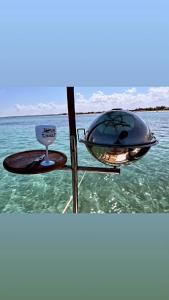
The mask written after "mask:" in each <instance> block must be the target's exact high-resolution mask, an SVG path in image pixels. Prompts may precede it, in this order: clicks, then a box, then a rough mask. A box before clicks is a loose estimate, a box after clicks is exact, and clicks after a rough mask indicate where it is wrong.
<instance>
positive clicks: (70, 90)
mask: <svg viewBox="0 0 169 300" xmlns="http://www.w3.org/2000/svg"><path fill="white" fill-rule="evenodd" d="M67 105H68V117H69V134H70V154H71V168H72V189H73V213H75V214H77V212H78V171H77V169H78V161H77V135H76V117H75V101H74V87H67Z"/></svg>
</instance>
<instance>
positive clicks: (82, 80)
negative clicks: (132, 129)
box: [0, 0, 169, 86]
mask: <svg viewBox="0 0 169 300" xmlns="http://www.w3.org/2000/svg"><path fill="white" fill-rule="evenodd" d="M168 12H169V1H168V0H160V1H154V0H137V1H136V0H104V1H100V0H99V1H98V0H92V1H91V0H81V1H78V0H72V1H69V0H62V1H56V0H48V1H45V0H36V1H35V0H24V1H23V0H1V4H0V82H1V84H2V85H8V86H9V85H18V86H19V85H27V86H32V85H35V86H36V85H38V86H44V85H46V86H49V85H50V86H51V85H52V86H53V85H55V84H56V85H57V86H59V85H60V86H65V85H67V84H71V85H78V86H89V85H90V86H91V85H93V86H94V85H96V84H97V85H106V84H107V85H108V86H110V85H114V86H119V85H121V86H128V85H138V86H140V85H141V86H150V85H155V86H156V85H168V82H167V81H168V78H169V55H168V53H169V32H168V28H169V17H168ZM131 78H132V79H131ZM150 82H151V83H150ZM159 82H160V83H159Z"/></svg>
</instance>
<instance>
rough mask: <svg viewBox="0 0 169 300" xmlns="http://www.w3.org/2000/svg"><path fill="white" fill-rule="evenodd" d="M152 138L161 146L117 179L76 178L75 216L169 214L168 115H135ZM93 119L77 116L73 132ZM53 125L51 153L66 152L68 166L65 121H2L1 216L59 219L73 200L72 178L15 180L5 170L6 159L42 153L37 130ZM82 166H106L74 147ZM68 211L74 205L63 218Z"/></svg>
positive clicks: (113, 176)
mask: <svg viewBox="0 0 169 300" xmlns="http://www.w3.org/2000/svg"><path fill="white" fill-rule="evenodd" d="M138 114H139V115H140V116H141V117H142V118H143V119H144V120H145V121H146V122H147V123H148V125H149V126H150V128H151V130H152V131H153V132H154V133H155V135H156V137H157V139H158V140H159V144H158V145H157V146H154V147H152V148H151V150H150V151H149V152H148V154H147V155H146V156H145V157H144V158H143V159H141V160H139V161H138V162H136V163H135V164H133V165H130V166H124V167H122V168H121V174H120V175H116V174H96V173H94V174H93V173H85V174H84V173H79V182H80V181H81V179H82V177H83V180H82V182H81V184H80V188H79V211H80V212H84V213H125V212H132V213H136V212H169V112H142V113H138ZM95 118H96V115H78V116H77V128H80V127H84V128H88V126H89V125H90V123H91V122H92V121H93V120H94V119H95ZM38 124H54V125H56V127H57V139H56V142H55V143H54V144H53V145H51V146H50V149H54V150H58V151H61V152H64V153H65V154H66V155H67V157H68V163H70V152H69V129H68V119H67V116H38V117H33V116H32V117H8V118H0V212H1V213H10V212H17V213H18V212H19V213H22V212H23V213H44V212H56V213H61V212H62V211H63V209H64V207H65V206H66V203H67V202H68V200H69V199H70V197H71V194H72V190H71V173H70V172H67V171H54V172H50V173H47V174H41V175H31V176H30V175H24V176H23V175H15V174H12V173H9V172H7V171H6V170H4V169H3V165H2V162H3V160H4V158H5V157H6V156H8V155H10V154H13V153H16V152H20V151H24V150H32V149H43V146H42V145H40V144H39V143H38V142H37V140H36V138H35V125H38ZM78 159H79V164H80V165H85V166H86V165H88V166H91V165H93V166H104V165H102V164H101V163H99V162H97V161H96V160H95V159H94V158H93V157H92V156H91V155H90V154H89V153H88V151H87V150H86V148H85V146H84V145H83V144H79V143H78ZM71 211H72V204H70V206H69V207H68V210H67V212H71Z"/></svg>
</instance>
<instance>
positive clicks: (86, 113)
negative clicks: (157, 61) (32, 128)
mask: <svg viewBox="0 0 169 300" xmlns="http://www.w3.org/2000/svg"><path fill="white" fill-rule="evenodd" d="M129 111H131V112H168V111H169V107H167V108H164V109H160V108H136V109H129ZM105 112H106V111H96V112H93V111H91V112H76V115H96V114H102V113H105ZM67 115H68V113H59V114H47V115H23V116H0V118H23V117H52V116H67Z"/></svg>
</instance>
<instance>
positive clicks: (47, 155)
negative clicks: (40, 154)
mask: <svg viewBox="0 0 169 300" xmlns="http://www.w3.org/2000/svg"><path fill="white" fill-rule="evenodd" d="M46 161H49V153H48V146H46Z"/></svg>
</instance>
